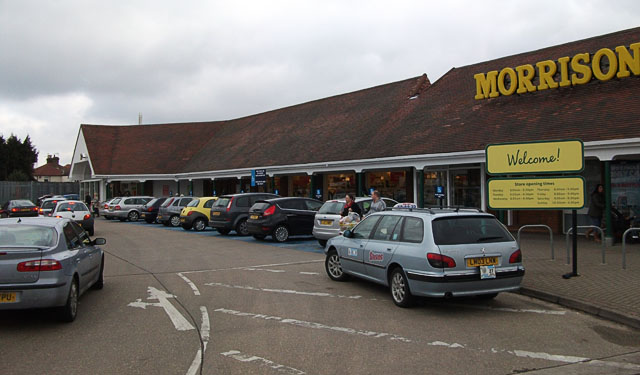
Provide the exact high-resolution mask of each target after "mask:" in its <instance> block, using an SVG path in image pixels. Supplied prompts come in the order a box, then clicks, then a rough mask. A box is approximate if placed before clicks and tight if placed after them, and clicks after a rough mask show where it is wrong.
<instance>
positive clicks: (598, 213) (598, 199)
mask: <svg viewBox="0 0 640 375" xmlns="http://www.w3.org/2000/svg"><path fill="white" fill-rule="evenodd" d="M603 213H604V186H602V184H598V186H596V188H595V190H594V191H593V193H591V202H590V203H589V211H588V212H587V215H589V218H590V219H591V225H595V226H596V227H599V228H600V227H602V214H603ZM592 232H593V239H594V240H595V241H596V242H597V243H600V236H599V232H598V231H597V230H595V229H591V228H589V230H587V233H585V236H586V237H587V239H589V236H590V235H591V233H592Z"/></svg>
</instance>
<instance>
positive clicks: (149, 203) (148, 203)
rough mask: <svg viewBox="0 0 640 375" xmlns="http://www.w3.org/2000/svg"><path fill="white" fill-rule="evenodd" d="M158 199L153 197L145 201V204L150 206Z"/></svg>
mask: <svg viewBox="0 0 640 375" xmlns="http://www.w3.org/2000/svg"><path fill="white" fill-rule="evenodd" d="M157 201H158V198H153V199H152V200H150V201H149V202H147V206H149V207H151V206H153V205H154V204H156V202H157Z"/></svg>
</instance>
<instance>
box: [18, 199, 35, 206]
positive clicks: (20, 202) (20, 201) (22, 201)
mask: <svg viewBox="0 0 640 375" xmlns="http://www.w3.org/2000/svg"><path fill="white" fill-rule="evenodd" d="M13 206H14V207H33V206H35V204H33V203H31V201H27V200H18V201H13Z"/></svg>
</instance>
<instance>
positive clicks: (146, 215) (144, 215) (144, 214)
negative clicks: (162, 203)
mask: <svg viewBox="0 0 640 375" xmlns="http://www.w3.org/2000/svg"><path fill="white" fill-rule="evenodd" d="M157 217H158V213H156V212H142V213H140V218H141V219H143V220H149V221H153V220H155V219H156V218H157Z"/></svg>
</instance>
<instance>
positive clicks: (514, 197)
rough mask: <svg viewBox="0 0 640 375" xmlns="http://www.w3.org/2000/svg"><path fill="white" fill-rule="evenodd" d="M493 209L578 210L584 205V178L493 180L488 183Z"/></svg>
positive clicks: (489, 202) (490, 205)
mask: <svg viewBox="0 0 640 375" xmlns="http://www.w3.org/2000/svg"><path fill="white" fill-rule="evenodd" d="M487 192H488V195H489V200H488V205H489V208H491V209H497V210H501V209H522V210H532V209H543V210H544V209H548V210H577V209H581V208H582V207H584V205H585V194H584V192H585V181H584V178H582V176H567V177H531V178H492V179H489V181H488V182H487Z"/></svg>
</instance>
